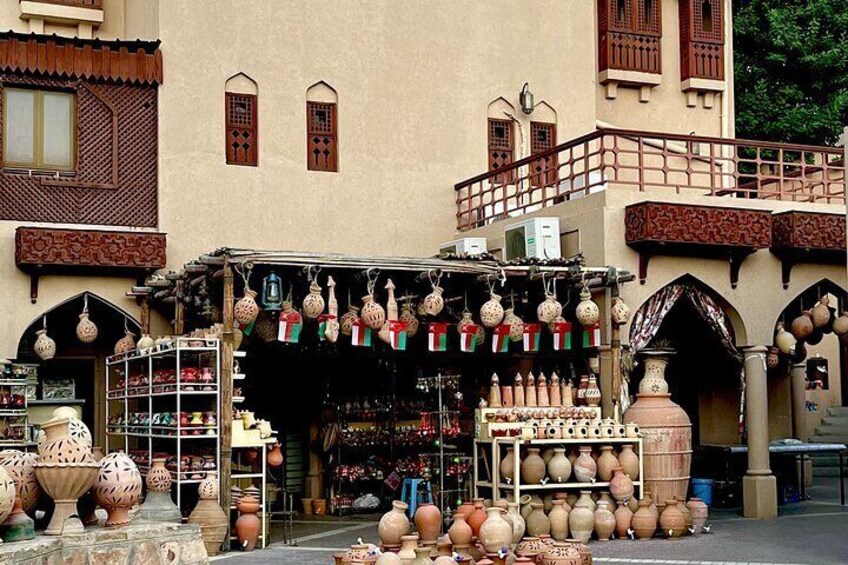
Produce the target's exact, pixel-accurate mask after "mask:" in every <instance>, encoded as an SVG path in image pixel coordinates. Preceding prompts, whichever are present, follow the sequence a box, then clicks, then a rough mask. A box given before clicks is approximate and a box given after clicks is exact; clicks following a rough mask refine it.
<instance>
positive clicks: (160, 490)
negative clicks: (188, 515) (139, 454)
mask: <svg viewBox="0 0 848 565" xmlns="http://www.w3.org/2000/svg"><path fill="white" fill-rule="evenodd" d="M165 461H166V460H165V458H164V457H154V458H153V460H152V465H151V467H150V470H149V471H148V472H147V477H146V478H145V484H146V485H147V494H146V495H145V497H144V504H142V505H141V507H140V508H139V509H138V513H137V514H136V516H137V517H138V519H140V520H143V521H146V522H168V523H176V524H179V523H180V522H182V512H180V509H179V507H178V506H177V505H176V504H174V501H173V500H172V499H171V484H172V483H173V479H172V478H171V472H170V471H168V469H166V468H165Z"/></svg>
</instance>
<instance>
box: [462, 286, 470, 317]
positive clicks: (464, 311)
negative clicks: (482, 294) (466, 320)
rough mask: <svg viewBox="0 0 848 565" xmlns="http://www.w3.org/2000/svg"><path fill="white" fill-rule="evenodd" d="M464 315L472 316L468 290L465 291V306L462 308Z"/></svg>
mask: <svg viewBox="0 0 848 565" xmlns="http://www.w3.org/2000/svg"><path fill="white" fill-rule="evenodd" d="M462 313H463V314H466V313H468V314H470V313H471V310H469V309H468V289H465V304H464V306H463V308H462Z"/></svg>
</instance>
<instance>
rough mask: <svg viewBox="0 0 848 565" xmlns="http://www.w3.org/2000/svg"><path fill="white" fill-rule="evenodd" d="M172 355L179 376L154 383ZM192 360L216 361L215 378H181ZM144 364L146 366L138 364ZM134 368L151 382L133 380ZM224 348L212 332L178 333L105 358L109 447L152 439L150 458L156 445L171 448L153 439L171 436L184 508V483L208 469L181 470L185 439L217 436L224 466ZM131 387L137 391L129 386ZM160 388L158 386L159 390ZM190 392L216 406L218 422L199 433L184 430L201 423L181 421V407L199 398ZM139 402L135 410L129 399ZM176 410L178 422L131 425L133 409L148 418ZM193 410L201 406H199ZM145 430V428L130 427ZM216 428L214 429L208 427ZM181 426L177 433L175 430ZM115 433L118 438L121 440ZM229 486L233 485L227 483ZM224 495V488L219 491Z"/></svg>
mask: <svg viewBox="0 0 848 565" xmlns="http://www.w3.org/2000/svg"><path fill="white" fill-rule="evenodd" d="M163 359H164V360H166V361H168V362H169V363H167V364H169V365H171V366H173V368H174V369H175V371H176V381H175V382H170V383H154V371H155V367H154V366H156V367H159V368H161V366H162V365H161V363H159V360H163ZM188 360H191V361H193V364H192V365H190V366H197V367H212V368H214V379H213V380H212V381H209V382H200V381H190V382H185V381H183V380H182V369H183V367H184V366H187V365H186V361H188ZM139 365H142V366H143V367H142V368H139ZM131 368H132V369H133V371H135V372H144V373H146V375H147V384H145V385H137V386H136V385H133V386H132V387H131V386H130V384H129V381H130V378H129V377H130V374H131ZM116 375H122V376H123V377H124V385H123V387H117V386H115V383H117V379H115V376H116ZM220 380H221V350H220V341H219V340H217V339H212V338H196V337H192V338H185V337H178V338H174V340H173V341H172V342H170V343H168V344H163V345H159V346H156V347H153V348H151V349H149V350H145V351H143V352H140V351H138V350H133V351H130V352H128V353H122V354H118V355H113V356H111V357H107V359H106V383H107V387H106V388H107V390H106V422H107V427H106V451H107V453H108V452H109V451H110V450H112V449H115V448H120V449H123V450H124V451H125V452H127V453H129V452H130V441H131V440H133V441H135V439H134V438H136V439H139V440H147V445H146V448H147V452H148V461H151V460H152V458H153V454H154V452H155V451H166V449H162V448H161V447H160V448H159V449H158V450H154V446H153V444H154V440H156V441H159V443H157V445H162V443H161V440H169V441H170V442H171V443H172V444H173V445H172V446H169V448H168V449H167V451H168V452H169V454H171V455H175V456H176V462H177V470H176V471H174V470H170V472H171V476H172V478H173V479H174V485H175V486H176V499H177V500H176V502H177V506H179V507H180V508H181V509H182V487H183V486H185V485H191V484H195V485H196V484H199V483H200V481H201V480H202V479H196V478H191V476H192V475H195V474H198V473H199V474H205V473H206V470H191V469H190V470H188V471H182V470H181V467H180V465H181V461H182V456H183V454H184V452H185V450H184V445H183V442H184V441H186V442H189V443H190V444H192V445H193V444H197V443H199V444H201V445H202V444H203V443H204V442H209V441H213V442H214V452H215V471H216V472H218V471H220V469H221V419H220V417H218V416H219V415H220V413H221V387H220ZM171 386H173V387H174V389H173V390H169V391H167V392H165V391H164V390H162V389H163V388H166V387H171ZM201 386H202V387H211V388H212V390H185V388H186V387H201ZM130 389H132V392H131V391H130ZM154 390H156V392H154ZM166 398H173V399H174V404H173V405H170V406H169V404H168V403H167V401H165V400H163V399H166ZM188 398H192V399H196V398H207V399H208V400H209V402H208V403H207V405H206V408H205V411H207V412H215V416H216V418H215V425H214V427H213V426H204V427H203V428H202V430H203V433H202V434H198V435H193V434H191V435H188V434H184V433H183V432H184V431H187V432H193V431H195V430H197V429H198V426H196V425H195V426H183V425H182V424H181V423H180V418H179V414H180V413H182V411H183V407H184V406H187V405H193V407H194V406H196V404H197V402H195V401H188V400H187V399H188ZM132 402H138V403H139V404H138V405H136V407H135V408H133V410H130V403H132ZM114 404H117V405H118V406H119V408H118V409H113V405H114ZM172 410H173V411H175V412H176V414H177V418H176V419H175V423H174V425H151V424H150V421H148V423H147V424H133V425H128V420H129V414H130V413H131V412H144V411H146V412H147V414H148V417H149V418H152V415H153V414H154V413H156V412H171V411H172ZM193 411H195V412H196V411H197V410H196V408H195V409H194V410H193ZM119 413H122V414H123V425H121V426H114V425H111V424H109V422H110V421H111V418H112V416H113V415H115V414H119ZM130 429H132V430H142V431H132V432H131V431H129V430H130ZM210 431H213V433H209V432H210ZM172 432H176V433H172ZM112 438H118V439H117V441H116V442H113V441H112ZM135 449H138V450H142V449H144V442H143V441H138V442H137V447H135ZM147 470H148V467H146V466H139V471H141V473H142V475H146V474H147ZM227 488H229V486H227ZM219 491H220V489H219ZM218 496H219V500H220V492H219V495H218Z"/></svg>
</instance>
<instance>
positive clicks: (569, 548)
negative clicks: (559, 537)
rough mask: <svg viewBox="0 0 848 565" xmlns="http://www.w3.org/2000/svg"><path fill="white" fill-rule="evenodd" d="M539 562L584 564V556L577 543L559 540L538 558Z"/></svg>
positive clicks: (543, 564) (548, 564)
mask: <svg viewBox="0 0 848 565" xmlns="http://www.w3.org/2000/svg"><path fill="white" fill-rule="evenodd" d="M537 562H538V563H540V564H541V565H582V563H583V556H582V555H580V550H578V549H577V546H576V545H574V544H572V543H567V542H565V541H557V542H554V544H553V546H552V547H548V548H547V550H546V551H545V553H543V554H542V555H540V556H539V557H538V558H537Z"/></svg>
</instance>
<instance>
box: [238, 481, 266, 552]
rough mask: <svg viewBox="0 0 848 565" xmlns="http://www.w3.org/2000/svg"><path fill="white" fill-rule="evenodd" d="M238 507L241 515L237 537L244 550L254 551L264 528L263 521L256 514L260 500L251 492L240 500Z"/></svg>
mask: <svg viewBox="0 0 848 565" xmlns="http://www.w3.org/2000/svg"><path fill="white" fill-rule="evenodd" d="M237 508H238V511H239V517H238V519H237V520H236V524H235V526H236V527H235V530H236V537H237V538H238V541H239V545H240V546H241V548H242V549H243V550H244V551H253V550H254V549H256V541H257V540H258V539H259V533H260V530H261V529H262V522H261V521H260V520H259V516H257V515H256V514H257V512H259V508H260V505H259V500H258V499H256V498H254V497H253V496H251V495H249V494H248V495H245V496H243V497H242V498H241V500H239V502H238V505H237Z"/></svg>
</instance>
